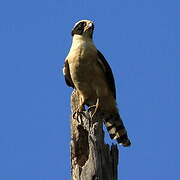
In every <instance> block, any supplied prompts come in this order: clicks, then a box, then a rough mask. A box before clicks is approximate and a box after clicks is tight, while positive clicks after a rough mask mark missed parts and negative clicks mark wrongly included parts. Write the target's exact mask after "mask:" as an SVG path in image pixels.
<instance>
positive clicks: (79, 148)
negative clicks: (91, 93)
mask: <svg viewBox="0 0 180 180" xmlns="http://www.w3.org/2000/svg"><path fill="white" fill-rule="evenodd" d="M78 97H79V96H78V93H77V91H73V93H72V96H71V106H72V114H73V112H74V111H75V110H76V109H77V107H78V104H79V98H78ZM118 154H119V152H118V148H117V145H113V144H112V145H111V146H109V145H108V144H105V142H104V131H103V121H102V115H101V114H96V115H95V116H94V117H93V119H91V118H90V115H89V113H88V112H87V111H85V112H84V114H83V115H82V116H81V117H80V116H79V117H78V118H71V175H72V180H117V167H118V159H119V155H118Z"/></svg>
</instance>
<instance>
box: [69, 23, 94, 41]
mask: <svg viewBox="0 0 180 180" xmlns="http://www.w3.org/2000/svg"><path fill="white" fill-rule="evenodd" d="M93 30H94V24H93V22H92V21H89V20H81V21H78V22H77V23H76V24H75V25H74V27H73V29H72V32H71V35H72V36H74V35H75V34H77V35H81V36H84V37H87V38H91V39H92V37H93Z"/></svg>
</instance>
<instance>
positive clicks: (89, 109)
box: [88, 98, 99, 119]
mask: <svg viewBox="0 0 180 180" xmlns="http://www.w3.org/2000/svg"><path fill="white" fill-rule="evenodd" d="M98 107H99V98H97V100H96V104H95V105H92V106H89V108H88V112H90V111H91V109H92V108H95V109H94V112H93V114H92V115H91V119H92V118H93V116H94V115H95V114H96V112H97V110H98Z"/></svg>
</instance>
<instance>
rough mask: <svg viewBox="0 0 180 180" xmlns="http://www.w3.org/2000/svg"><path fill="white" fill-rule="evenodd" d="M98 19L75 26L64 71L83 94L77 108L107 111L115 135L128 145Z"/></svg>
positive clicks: (75, 87) (67, 81)
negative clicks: (99, 44)
mask: <svg viewBox="0 0 180 180" xmlns="http://www.w3.org/2000/svg"><path fill="white" fill-rule="evenodd" d="M93 31H94V23H93V22H92V21H90V20H81V21H79V22H77V23H76V24H75V26H74V27H73V29H72V33H71V34H72V37H73V38H72V45H71V48H70V51H69V53H68V55H67V57H66V59H65V65H64V68H63V73H64V77H65V81H66V83H67V85H68V86H70V87H72V88H74V89H76V90H77V91H78V93H79V96H80V104H79V108H78V109H77V112H82V111H83V110H84V109H85V108H84V107H85V105H86V106H88V107H89V108H91V107H95V112H101V113H103V114H105V115H104V123H105V126H106V128H107V130H108V132H109V135H110V137H111V139H115V140H117V142H118V143H119V144H122V145H123V146H125V147H127V146H130V144H131V142H130V140H129V138H128V135H127V131H126V129H125V126H124V124H123V121H122V119H121V117H120V115H119V112H118V109H117V106H116V88H115V81H114V77H113V73H112V70H111V68H110V66H109V64H108V62H107V61H106V59H105V57H104V56H103V54H102V53H101V52H100V51H99V50H97V48H96V46H95V45H94V43H93Z"/></svg>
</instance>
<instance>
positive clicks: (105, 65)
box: [97, 50, 116, 99]
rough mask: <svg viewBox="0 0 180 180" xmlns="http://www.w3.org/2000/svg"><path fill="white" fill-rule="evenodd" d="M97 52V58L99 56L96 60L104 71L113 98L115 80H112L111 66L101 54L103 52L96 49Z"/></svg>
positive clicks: (114, 94)
mask: <svg viewBox="0 0 180 180" xmlns="http://www.w3.org/2000/svg"><path fill="white" fill-rule="evenodd" d="M97 53H98V58H99V59H98V62H99V64H100V66H101V67H102V69H103V70H104V71H105V76H106V79H107V83H108V85H109V88H110V90H111V91H112V93H113V96H114V98H115V99H116V86H115V81H114V77H113V73H112V70H111V67H110V66H109V64H108V62H107V61H106V59H105V57H104V56H103V54H102V53H101V52H100V51H99V50H97Z"/></svg>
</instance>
